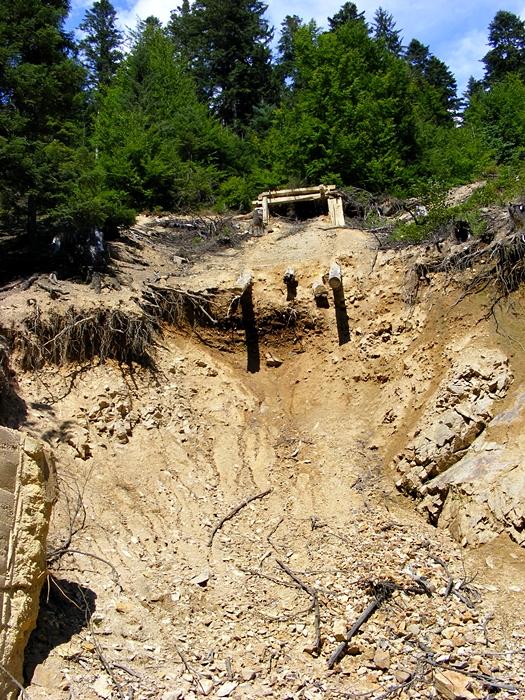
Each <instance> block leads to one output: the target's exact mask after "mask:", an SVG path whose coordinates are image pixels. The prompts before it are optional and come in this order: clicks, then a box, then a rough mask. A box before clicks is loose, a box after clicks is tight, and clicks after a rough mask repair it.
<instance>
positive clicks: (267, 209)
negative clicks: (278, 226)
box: [262, 197, 270, 226]
mask: <svg viewBox="0 0 525 700" xmlns="http://www.w3.org/2000/svg"><path fill="white" fill-rule="evenodd" d="M262 217H263V224H264V225H265V226H268V224H269V223H270V207H269V206H268V197H263V198H262Z"/></svg>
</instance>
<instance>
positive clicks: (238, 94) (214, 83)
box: [169, 0, 276, 130]
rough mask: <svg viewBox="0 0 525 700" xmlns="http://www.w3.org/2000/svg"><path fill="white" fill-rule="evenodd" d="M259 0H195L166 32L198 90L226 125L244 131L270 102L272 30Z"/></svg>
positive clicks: (273, 93)
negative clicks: (183, 60)
mask: <svg viewBox="0 0 525 700" xmlns="http://www.w3.org/2000/svg"><path fill="white" fill-rule="evenodd" d="M266 9H267V6H266V4H265V3H264V2H261V1H260V0H195V2H194V3H193V4H192V5H191V7H189V5H188V3H187V2H185V3H184V4H183V5H182V6H181V7H179V8H178V9H177V11H175V12H174V13H172V19H171V22H170V26H169V30H170V33H171V35H172V37H173V41H174V43H175V47H176V48H177V49H178V50H179V51H180V53H181V55H182V56H184V57H185V58H186V59H187V60H188V63H189V65H190V68H191V71H192V74H193V76H194V79H195V82H196V85H197V88H198V89H199V91H200V93H201V94H202V95H203V97H204V98H205V99H206V100H207V101H208V104H209V105H210V107H211V109H212V110H213V112H214V113H215V114H216V115H217V116H218V117H219V118H220V119H221V120H222V122H223V123H224V124H227V125H232V126H234V127H235V128H236V129H238V130H242V129H243V127H245V126H246V125H247V124H248V122H249V121H250V119H251V117H252V115H253V113H254V110H255V108H256V107H258V106H260V105H261V104H263V103H264V102H272V101H273V100H274V99H275V96H276V89H275V88H276V84H275V81H274V78H273V71H272V66H271V52H270V41H271V38H272V30H270V28H269V26H268V22H267V21H266V19H265V18H264V14H265V12H266Z"/></svg>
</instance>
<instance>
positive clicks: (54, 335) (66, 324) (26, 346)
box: [15, 305, 159, 370]
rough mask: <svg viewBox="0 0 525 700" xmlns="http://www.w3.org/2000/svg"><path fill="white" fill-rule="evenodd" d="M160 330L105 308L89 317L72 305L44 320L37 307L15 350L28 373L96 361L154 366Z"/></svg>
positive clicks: (143, 318) (17, 338) (147, 320)
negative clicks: (54, 365)
mask: <svg viewBox="0 0 525 700" xmlns="http://www.w3.org/2000/svg"><path fill="white" fill-rule="evenodd" d="M158 330H159V329H158V324H157V323H156V321H155V320H154V319H152V318H150V317H148V316H145V315H142V314H141V315H138V314H133V313H130V312H129V311H123V310H121V309H107V308H106V309H105V308H99V309H96V310H94V311H93V312H91V313H89V314H88V313H86V312H85V311H79V310H77V309H75V308H74V307H73V306H71V307H70V308H69V309H67V311H65V312H64V313H57V312H55V311H54V312H52V313H51V314H49V315H48V316H44V315H43V314H42V313H41V311H40V308H39V307H38V305H35V308H34V312H33V314H32V315H31V316H30V317H29V318H28V319H26V321H25V330H24V331H22V332H16V333H15V349H16V350H17V352H18V356H19V362H20V365H21V367H22V368H23V369H26V370H36V369H39V368H41V367H42V366H43V365H44V364H48V363H49V364H56V365H63V364H66V363H69V362H79V363H81V362H85V361H87V360H92V359H94V358H98V359H99V361H100V362H105V361H106V360H108V359H113V360H117V361H118V362H122V363H126V364H131V363H133V362H136V363H138V364H139V365H142V366H144V367H151V366H153V365H154V362H153V356H152V348H153V346H154V344H155V339H156V336H157V334H158Z"/></svg>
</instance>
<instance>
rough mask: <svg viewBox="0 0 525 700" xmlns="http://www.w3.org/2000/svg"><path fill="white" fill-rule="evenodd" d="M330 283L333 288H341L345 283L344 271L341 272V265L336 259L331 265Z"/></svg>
mask: <svg viewBox="0 0 525 700" xmlns="http://www.w3.org/2000/svg"><path fill="white" fill-rule="evenodd" d="M328 284H329V285H330V287H331V288H332V289H340V288H341V286H342V284H343V273H342V272H341V266H340V265H339V263H337V262H335V261H334V262H333V263H332V264H331V265H330V272H329V273H328Z"/></svg>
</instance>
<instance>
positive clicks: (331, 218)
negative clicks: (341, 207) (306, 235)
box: [328, 197, 335, 226]
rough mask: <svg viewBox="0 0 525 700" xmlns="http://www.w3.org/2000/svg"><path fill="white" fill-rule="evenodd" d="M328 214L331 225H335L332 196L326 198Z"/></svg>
mask: <svg viewBox="0 0 525 700" xmlns="http://www.w3.org/2000/svg"><path fill="white" fill-rule="evenodd" d="M328 214H329V215H330V222H331V224H332V226H335V201H334V200H333V198H332V197H329V199H328Z"/></svg>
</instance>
